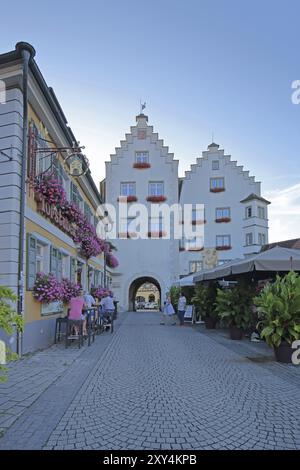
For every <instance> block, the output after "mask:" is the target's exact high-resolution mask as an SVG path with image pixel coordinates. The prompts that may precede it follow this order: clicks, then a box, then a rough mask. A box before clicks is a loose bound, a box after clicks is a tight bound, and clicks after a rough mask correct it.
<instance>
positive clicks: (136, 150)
mask: <svg viewBox="0 0 300 470" xmlns="http://www.w3.org/2000/svg"><path fill="white" fill-rule="evenodd" d="M102 187H105V193H106V194H105V202H106V204H111V205H114V206H115V208H116V211H117V217H118V199H119V198H120V196H127V197H129V198H130V199H129V200H132V201H136V202H137V203H141V204H145V205H146V206H147V207H148V208H150V204H153V202H151V201H149V200H148V199H150V200H152V201H154V202H157V201H156V200H157V199H158V200H161V201H165V202H164V203H165V204H168V205H169V206H171V205H172V204H178V203H180V204H181V205H183V204H193V205H196V204H203V205H204V208H205V209H204V214H203V212H201V214H199V213H198V212H197V211H196V210H195V211H194V212H193V221H192V222H190V223H192V224H193V225H198V224H202V225H203V239H201V240H199V238H198V239H196V240H189V241H186V240H184V239H182V240H177V239H174V237H173V236H171V238H170V239H169V238H164V226H163V222H162V221H161V220H160V219H157V218H153V217H152V218H151V216H150V215H149V221H148V223H149V232H151V233H153V232H155V234H156V235H158V236H157V237H156V238H148V239H134V238H130V236H132V237H134V234H132V233H129V232H130V219H129V220H128V221H127V222H126V221H125V220H124V221H123V222H122V219H121V220H120V227H118V232H119V233H118V235H119V237H118V238H117V239H116V240H113V243H114V244H115V245H116V247H117V249H118V259H119V267H118V269H116V270H115V271H116V272H115V274H114V275H113V284H112V288H113V290H114V292H115V295H116V297H117V298H118V300H119V301H120V305H121V307H123V308H126V309H127V308H129V309H133V308H134V299H135V294H136V291H137V289H138V288H139V287H140V286H141V285H142V284H143V283H145V282H153V283H154V284H155V285H156V286H157V287H158V288H159V290H160V293H161V299H162V300H164V297H165V294H166V292H167V291H168V289H169V288H170V286H171V285H172V284H173V283H174V282H175V281H176V280H178V279H179V277H180V276H185V275H188V274H189V273H191V272H194V271H195V270H200V269H201V268H202V255H203V249H204V248H205V249H206V248H213V249H217V253H218V262H219V263H223V262H225V261H228V260H231V259H234V258H241V257H243V256H247V255H250V254H252V253H257V252H259V251H260V249H261V246H262V245H264V244H266V243H268V216H267V206H268V204H269V202H268V201H266V200H265V199H263V198H262V197H261V188H260V183H259V182H256V181H255V179H254V177H253V176H251V177H250V176H249V172H248V171H244V170H243V167H241V166H238V165H237V163H236V162H235V161H232V160H231V157H230V155H225V154H224V150H220V149H219V146H218V145H217V144H215V143H212V144H210V145H209V146H208V150H207V151H205V152H203V153H202V157H201V158H198V159H197V162H196V164H195V165H192V166H191V170H190V171H187V172H186V174H185V177H184V178H179V177H178V160H175V159H174V155H173V154H172V153H169V150H168V147H166V146H165V145H164V142H163V140H161V139H159V137H158V134H157V133H154V132H153V127H152V126H149V125H148V117H147V116H145V115H144V114H140V115H138V116H137V117H136V126H132V127H131V131H130V133H129V134H126V139H125V140H123V141H121V146H120V147H118V148H116V153H115V154H114V155H111V159H110V161H109V162H106V179H105V185H102ZM153 196H154V198H153ZM128 206H130V203H129V205H128ZM149 214H150V211H149ZM171 235H172V221H171Z"/></svg>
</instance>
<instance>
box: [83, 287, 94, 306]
mask: <svg viewBox="0 0 300 470" xmlns="http://www.w3.org/2000/svg"><path fill="white" fill-rule="evenodd" d="M83 298H84V304H85V307H86V308H92V307H93V305H95V304H96V301H95V299H94V297H93V296H92V294H91V293H90V292H88V291H85V293H84V296H83Z"/></svg>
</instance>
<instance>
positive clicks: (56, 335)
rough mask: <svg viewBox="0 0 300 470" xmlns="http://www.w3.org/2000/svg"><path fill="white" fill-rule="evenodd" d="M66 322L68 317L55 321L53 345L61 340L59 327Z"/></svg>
mask: <svg viewBox="0 0 300 470" xmlns="http://www.w3.org/2000/svg"><path fill="white" fill-rule="evenodd" d="M67 320H68V317H60V318H57V319H56V322H55V336H54V344H56V343H57V342H59V341H60V340H61V337H62V332H61V325H67Z"/></svg>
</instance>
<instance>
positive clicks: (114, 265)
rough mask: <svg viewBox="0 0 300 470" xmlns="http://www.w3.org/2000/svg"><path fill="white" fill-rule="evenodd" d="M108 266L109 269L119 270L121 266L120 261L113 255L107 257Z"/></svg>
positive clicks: (109, 254)
mask: <svg viewBox="0 0 300 470" xmlns="http://www.w3.org/2000/svg"><path fill="white" fill-rule="evenodd" d="M106 264H107V266H108V267H109V268H112V269H114V268H117V267H118V266H119V261H118V260H117V258H116V257H115V256H114V255H112V254H111V253H108V254H107V255H106Z"/></svg>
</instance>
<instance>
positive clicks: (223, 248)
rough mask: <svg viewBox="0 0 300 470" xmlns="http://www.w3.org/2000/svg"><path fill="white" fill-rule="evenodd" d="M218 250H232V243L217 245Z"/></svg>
mask: <svg viewBox="0 0 300 470" xmlns="http://www.w3.org/2000/svg"><path fill="white" fill-rule="evenodd" d="M216 250H218V251H226V250H231V246H230V245H223V246H216Z"/></svg>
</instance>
